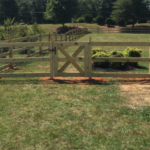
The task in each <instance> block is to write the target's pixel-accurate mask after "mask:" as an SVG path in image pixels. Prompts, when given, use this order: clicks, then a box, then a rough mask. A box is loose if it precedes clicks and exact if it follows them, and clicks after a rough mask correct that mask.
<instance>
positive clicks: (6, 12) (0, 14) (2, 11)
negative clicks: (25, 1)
mask: <svg viewBox="0 0 150 150" xmlns="http://www.w3.org/2000/svg"><path fill="white" fill-rule="evenodd" d="M18 16H19V8H18V4H17V1H16V0H0V21H1V23H2V24H3V23H4V20H6V19H8V18H11V19H13V18H14V17H15V20H17V21H18Z"/></svg>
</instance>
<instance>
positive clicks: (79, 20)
mask: <svg viewBox="0 0 150 150" xmlns="http://www.w3.org/2000/svg"><path fill="white" fill-rule="evenodd" d="M77 22H78V23H84V22H85V19H84V18H83V17H80V18H78V20H77Z"/></svg>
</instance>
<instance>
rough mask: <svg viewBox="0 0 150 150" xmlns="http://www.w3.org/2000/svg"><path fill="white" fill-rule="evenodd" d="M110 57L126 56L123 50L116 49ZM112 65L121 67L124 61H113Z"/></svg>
mask: <svg viewBox="0 0 150 150" xmlns="http://www.w3.org/2000/svg"><path fill="white" fill-rule="evenodd" d="M110 57H124V56H123V54H122V53H121V52H119V51H116V50H115V51H111V52H110ZM110 66H111V67H112V68H119V67H121V66H122V62H111V63H110Z"/></svg>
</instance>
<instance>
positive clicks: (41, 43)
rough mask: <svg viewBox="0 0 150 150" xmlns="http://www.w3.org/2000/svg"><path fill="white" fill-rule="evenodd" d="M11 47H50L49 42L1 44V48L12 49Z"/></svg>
mask: <svg viewBox="0 0 150 150" xmlns="http://www.w3.org/2000/svg"><path fill="white" fill-rule="evenodd" d="M10 46H18V47H23V46H27V47H39V46H49V42H17V43H9V44H8V43H7V44H5V43H0V48H2V47H10Z"/></svg>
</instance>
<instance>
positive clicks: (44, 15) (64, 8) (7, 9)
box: [0, 0, 150, 25]
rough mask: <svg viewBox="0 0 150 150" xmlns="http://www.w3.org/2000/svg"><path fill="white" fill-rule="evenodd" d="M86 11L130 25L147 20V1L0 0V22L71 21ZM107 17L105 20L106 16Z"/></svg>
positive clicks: (83, 14)
mask: <svg viewBox="0 0 150 150" xmlns="http://www.w3.org/2000/svg"><path fill="white" fill-rule="evenodd" d="M86 14H90V15H91V16H92V17H93V18H96V17H97V16H101V17H102V19H101V20H102V21H103V22H104V20H106V19H107V18H111V19H113V20H114V21H115V22H119V21H120V22H121V21H127V20H132V22H133V25H134V24H135V23H136V22H137V21H138V20H142V19H146V20H148V19H150V11H149V0H0V24H3V22H4V20H6V19H8V18H11V19H12V18H14V17H15V21H17V22H23V23H27V24H33V23H34V22H37V23H39V24H41V23H61V24H63V25H64V24H65V23H68V22H71V21H72V19H73V18H74V19H77V18H79V17H84V16H85V15H86ZM107 20H109V19H107Z"/></svg>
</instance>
